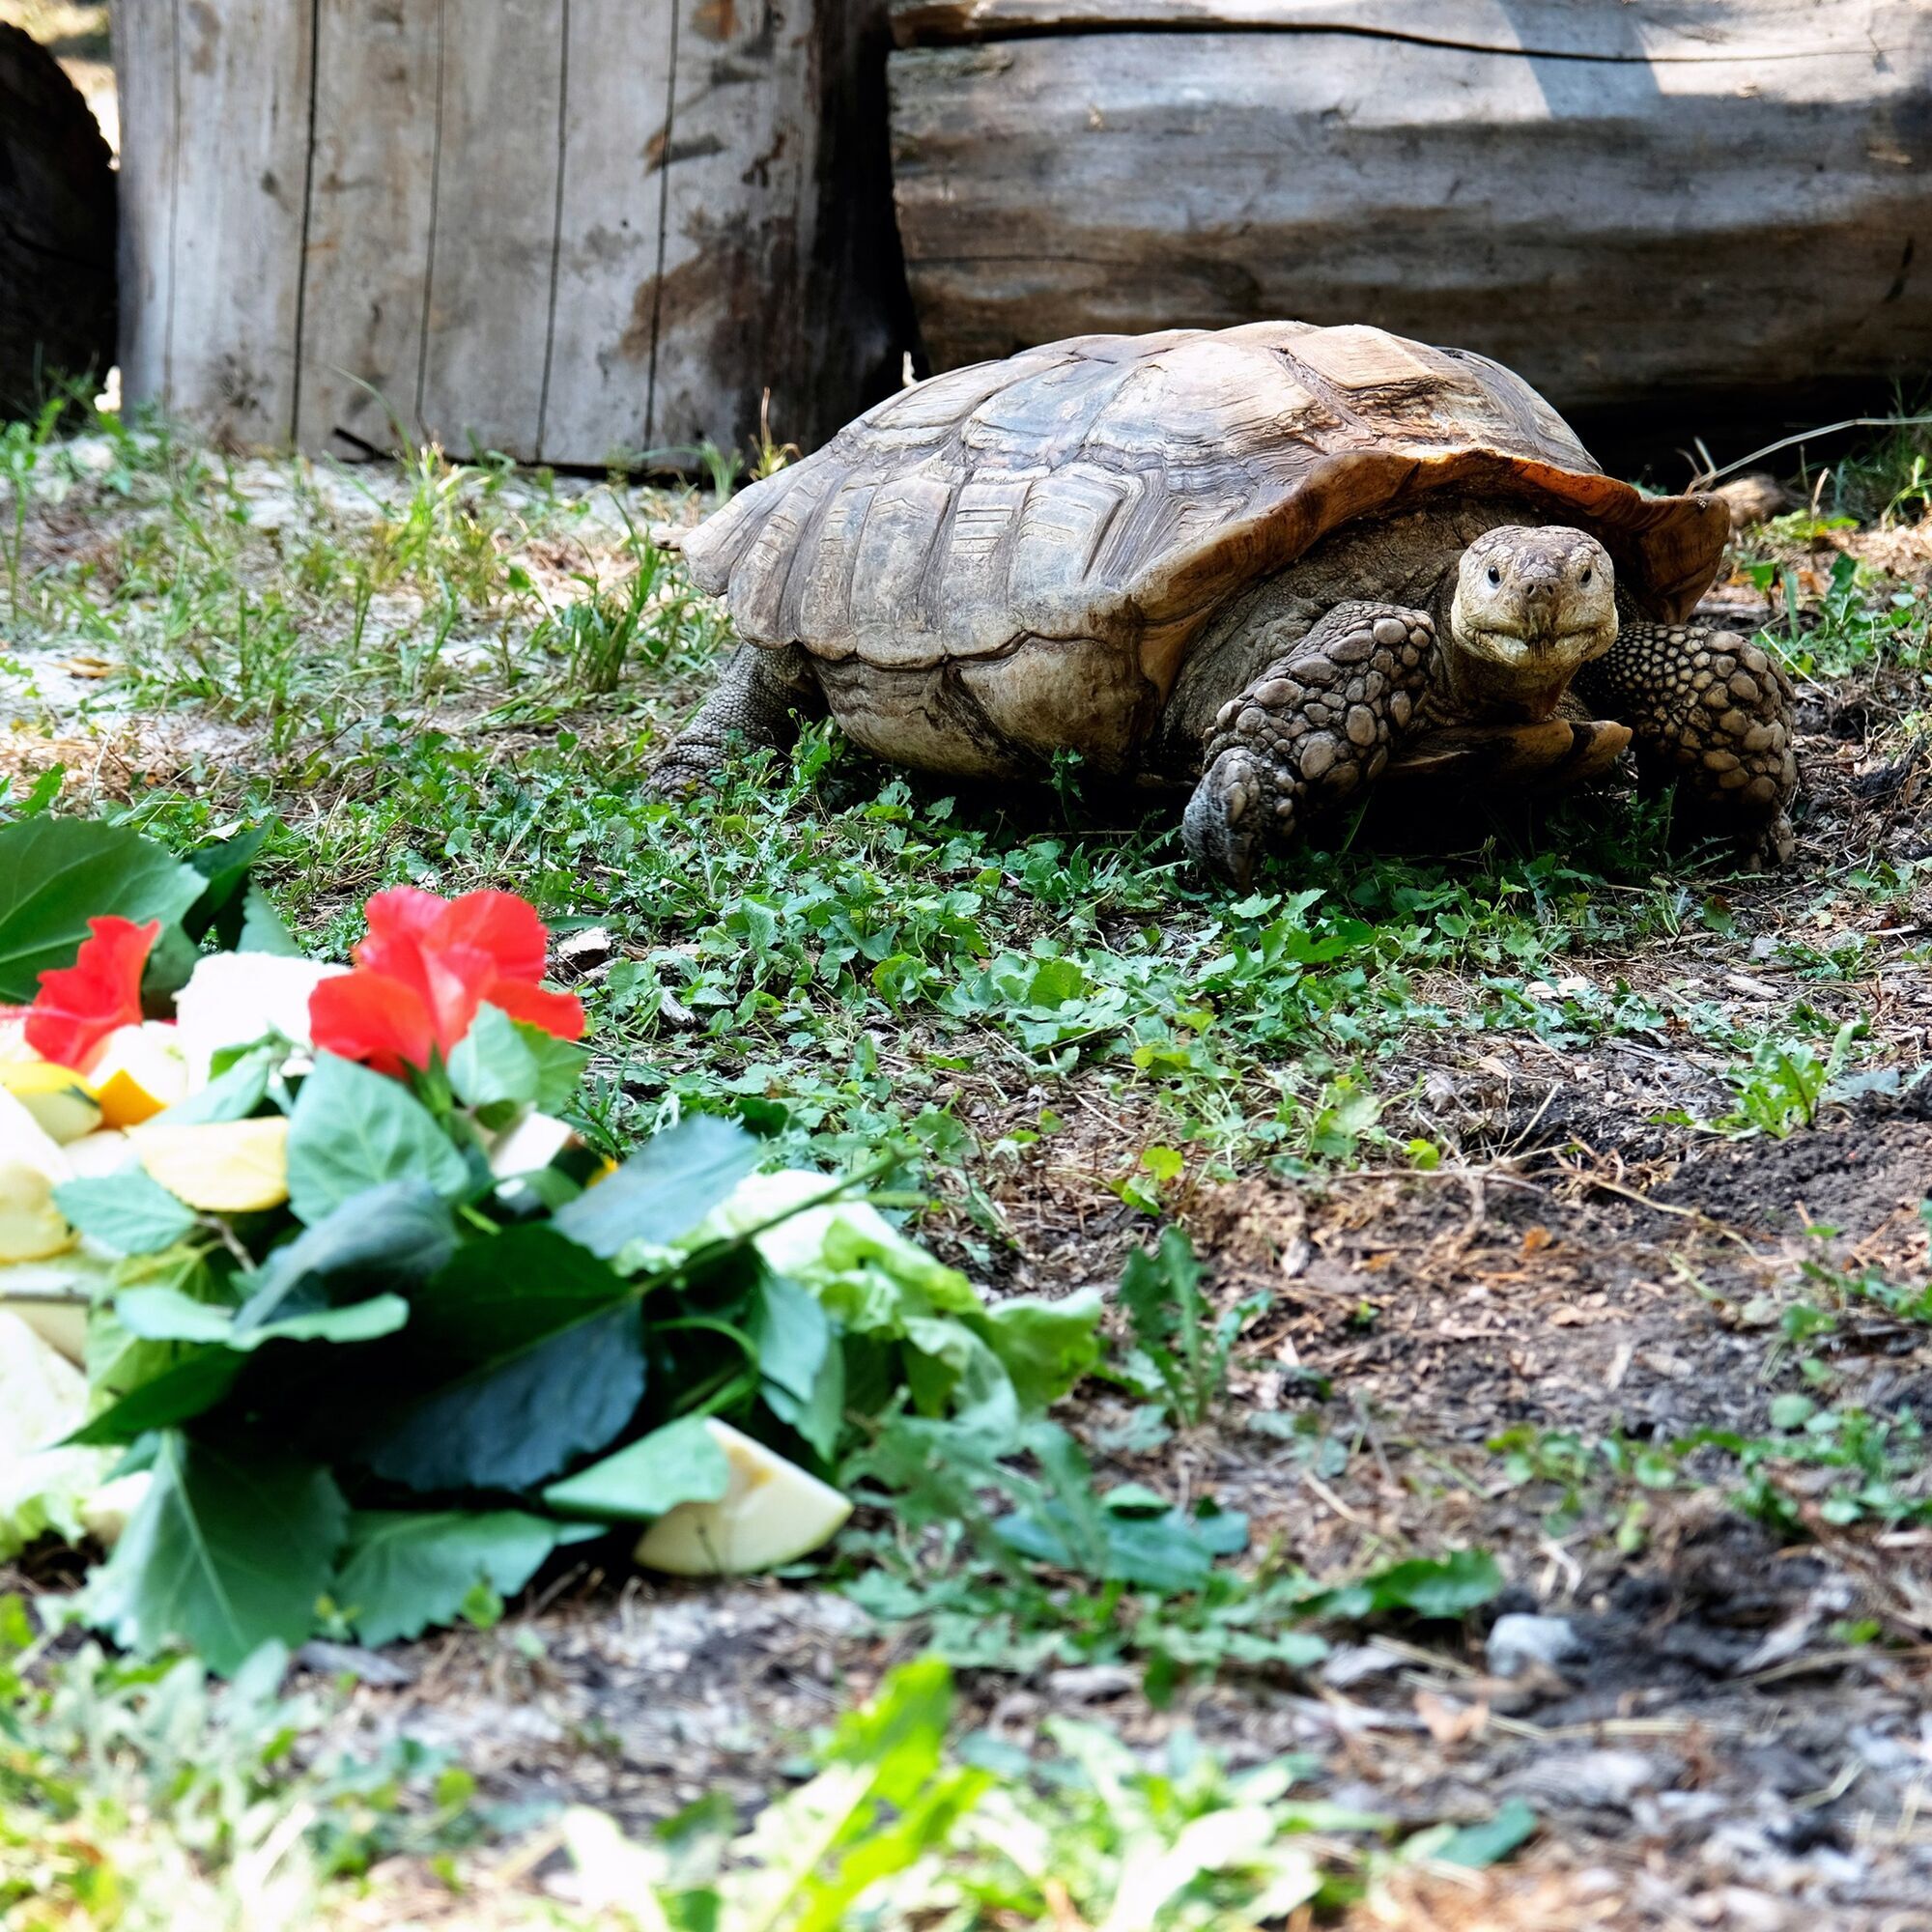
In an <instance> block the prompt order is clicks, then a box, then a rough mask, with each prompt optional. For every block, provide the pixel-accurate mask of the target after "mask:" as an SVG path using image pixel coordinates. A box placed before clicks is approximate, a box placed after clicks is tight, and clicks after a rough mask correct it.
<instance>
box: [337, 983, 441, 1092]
mask: <svg viewBox="0 0 1932 1932" xmlns="http://www.w3.org/2000/svg"><path fill="white" fill-rule="evenodd" d="M308 1024H309V1033H310V1036H311V1037H312V1038H313V1039H314V1041H315V1043H316V1045H317V1047H318V1048H319V1049H321V1050H322V1051H323V1052H326V1053H334V1054H339V1055H340V1056H341V1057H342V1058H343V1059H344V1060H360V1061H365V1062H367V1064H368V1065H371V1066H373V1067H374V1068H375V1069H376V1071H377V1072H378V1073H387V1074H391V1075H393V1076H395V1077H397V1078H400V1077H401V1076H402V1072H403V1069H404V1068H405V1067H406V1066H413V1067H417V1068H422V1067H426V1066H428V1065H429V1063H430V1060H431V1057H432V1055H433V1054H434V1052H435V1049H436V1033H435V1029H434V1027H433V1026H432V1024H431V1020H430V1011H429V1007H428V1005H427V1004H426V1003H425V1002H424V1000H423V998H422V996H421V995H420V994H419V993H418V992H417V991H416V990H415V988H414V987H413V986H410V985H407V984H405V983H404V981H402V980H396V979H391V978H390V977H389V976H388V975H387V974H384V973H371V972H367V971H361V972H355V973H343V974H339V975H338V976H337V977H336V978H334V979H332V980H323V982H322V983H321V984H320V985H319V986H317V987H316V989H315V991H314V992H312V993H311V994H310V995H309V997H308Z"/></svg>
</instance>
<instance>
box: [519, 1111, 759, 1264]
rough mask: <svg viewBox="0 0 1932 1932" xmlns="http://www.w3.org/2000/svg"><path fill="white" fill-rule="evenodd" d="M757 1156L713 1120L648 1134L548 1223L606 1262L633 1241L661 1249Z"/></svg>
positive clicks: (700, 1118)
mask: <svg viewBox="0 0 1932 1932" xmlns="http://www.w3.org/2000/svg"><path fill="white" fill-rule="evenodd" d="M762 1153H763V1150H762V1149H761V1148H760V1147H759V1145H758V1143H757V1142H756V1141H754V1140H753V1138H752V1136H751V1135H750V1134H748V1133H746V1131H745V1130H744V1129H743V1128H742V1127H740V1126H737V1125H736V1124H734V1123H733V1122H729V1121H722V1120H720V1119H718V1118H717V1116H716V1115H713V1114H695V1115H691V1116H689V1117H687V1118H686V1119H684V1120H682V1121H680V1122H678V1123H677V1125H676V1126H674V1127H671V1128H669V1129H668V1131H666V1132H664V1133H661V1134H658V1135H656V1136H654V1137H653V1138H652V1139H651V1140H649V1141H646V1142H645V1143H644V1145H643V1147H642V1148H641V1149H640V1150H639V1151H638V1152H637V1153H634V1154H633V1155H632V1156H631V1158H630V1159H629V1160H627V1161H626V1162H625V1163H624V1165H623V1166H622V1167H620V1168H619V1169H618V1170H617V1172H616V1173H615V1174H613V1175H611V1178H610V1179H608V1180H603V1181H600V1182H599V1183H598V1184H597V1185H596V1186H595V1187H592V1188H588V1189H586V1190H585V1191H584V1192H583V1193H582V1194H581V1195H579V1196H578V1198H577V1199H576V1200H575V1201H573V1202H571V1203H570V1204H569V1205H568V1206H566V1207H564V1208H559V1209H558V1210H557V1212H556V1215H555V1216H554V1222H553V1225H554V1227H555V1229H556V1231H557V1233H558V1234H560V1235H565V1236H569V1238H570V1239H571V1240H573V1241H575V1242H577V1243H578V1245H579V1246H580V1247H584V1248H588V1249H589V1250H590V1252H591V1253H592V1254H593V1255H600V1256H602V1257H603V1258H604V1259H605V1260H606V1261H610V1260H611V1259H613V1258H614V1257H615V1256H617V1255H619V1254H621V1253H622V1252H623V1250H624V1249H625V1248H627V1247H629V1246H630V1245H631V1243H632V1242H634V1241H643V1242H647V1243H649V1244H650V1245H652V1246H655V1247H668V1246H669V1245H670V1244H671V1242H673V1241H675V1240H676V1239H677V1237H678V1236H680V1235H686V1234H689V1233H690V1232H691V1230H692V1229H693V1228H695V1227H696V1225H697V1224H698V1222H700V1221H701V1220H703V1218H704V1217H705V1215H706V1214H708V1213H709V1212H710V1211H711V1210H712V1208H715V1207H716V1206H717V1205H718V1204H719V1202H721V1201H723V1200H724V1199H725V1196H726V1195H727V1194H729V1193H730V1191H731V1190H732V1188H733V1187H735V1186H736V1185H737V1184H738V1182H739V1181H740V1180H741V1179H743V1178H744V1177H745V1176H746V1175H748V1174H750V1173H751V1171H752V1170H753V1168H754V1167H756V1166H757V1164H758V1161H759V1159H760V1157H761V1156H762Z"/></svg>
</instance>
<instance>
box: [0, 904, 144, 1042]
mask: <svg viewBox="0 0 1932 1932" xmlns="http://www.w3.org/2000/svg"><path fill="white" fill-rule="evenodd" d="M87 925H88V931H89V932H90V933H91V934H92V935H93V936H92V937H91V938H88V939H83V940H82V941H81V943H80V951H79V952H78V953H76V954H75V956H74V962H73V964H72V965H71V966H59V967H55V968H53V969H51V970H50V971H48V972H45V973H43V974H42V975H41V990H40V992H39V993H38V994H37V995H36V996H35V999H34V1004H33V1007H32V1009H31V1010H30V1011H29V1012H28V1015H27V1025H26V1037H27V1044H28V1045H29V1046H31V1047H32V1048H33V1049H34V1051H35V1052H36V1053H38V1054H39V1055H40V1056H41V1058H42V1059H43V1060H51V1061H54V1062H56V1063H57V1064H58V1065H62V1066H78V1065H80V1064H81V1062H82V1061H84V1060H85V1059H86V1058H87V1056H88V1055H89V1054H90V1053H91V1052H92V1051H93V1050H94V1049H95V1047H97V1046H99V1043H100V1042H101V1041H102V1040H103V1039H105V1038H106V1037H107V1036H108V1035H109V1034H110V1033H112V1032H113V1031H114V1029H115V1028H116V1027H119V1026H128V1025H129V1024H131V1023H133V1022H136V1021H138V1020H139V1019H140V1017H141V975H142V974H143V973H144V972H145V971H146V970H147V965H148V954H149V953H150V952H153V951H154V946H155V941H156V939H158V938H159V937H160V933H161V923H160V921H159V920H157V919H151V920H150V921H149V922H148V923H147V924H145V925H136V924H135V923H134V922H133V921H132V920H130V919H121V918H118V917H114V918H107V919H91V920H89V921H88V922H87Z"/></svg>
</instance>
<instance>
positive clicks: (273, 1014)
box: [175, 952, 349, 1086]
mask: <svg viewBox="0 0 1932 1932" xmlns="http://www.w3.org/2000/svg"><path fill="white" fill-rule="evenodd" d="M348 970H349V969H348V968H347V967H346V966H332V965H330V964H329V963H328V962H327V960H322V959H296V958H291V957H289V956H287V955H285V954H283V953H279V952H211V953H210V954H209V955H208V956H207V957H206V958H204V959H200V960H197V961H196V963H195V969H194V971H193V972H192V973H190V974H189V975H188V981H187V984H186V985H185V986H184V987H183V988H182V989H181V991H180V992H179V993H177V994H176V995H175V1024H176V1025H177V1026H178V1027H179V1028H180V1030H181V1048H182V1053H183V1056H184V1057H185V1059H186V1061H187V1065H188V1073H189V1075H190V1077H191V1078H192V1079H193V1081H194V1083H195V1084H196V1085H197V1086H199V1085H201V1084H202V1083H203V1082H205V1081H206V1080H207V1078H208V1074H209V1065H210V1063H211V1062H212V1061H213V1058H214V1056H215V1055H216V1054H217V1053H218V1052H220V1050H221V1049H222V1048H223V1047H225V1046H252V1045H254V1043H255V1042H256V1041H257V1040H258V1039H262V1038H264V1037H267V1036H268V1035H270V1034H280V1035H281V1037H283V1038H284V1039H286V1040H287V1041H289V1042H290V1044H291V1045H294V1046H301V1047H305V1046H308V1045H310V1044H311V1040H310V1037H309V1029H308V1001H309V995H310V994H311V993H313V992H314V991H315V989H316V988H317V987H318V986H319V985H321V984H322V982H323V981H324V980H332V979H333V978H334V977H335V976H336V975H337V974H338V973H346V972H347V971H348Z"/></svg>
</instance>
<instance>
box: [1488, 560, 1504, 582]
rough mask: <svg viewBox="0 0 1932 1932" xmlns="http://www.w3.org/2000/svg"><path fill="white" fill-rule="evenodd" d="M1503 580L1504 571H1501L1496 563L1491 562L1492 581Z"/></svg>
mask: <svg viewBox="0 0 1932 1932" xmlns="http://www.w3.org/2000/svg"><path fill="white" fill-rule="evenodd" d="M1502 581H1503V574H1502V572H1501V571H1500V570H1498V569H1497V568H1496V567H1495V565H1494V564H1491V565H1490V582H1492V583H1500V582H1502Z"/></svg>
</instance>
